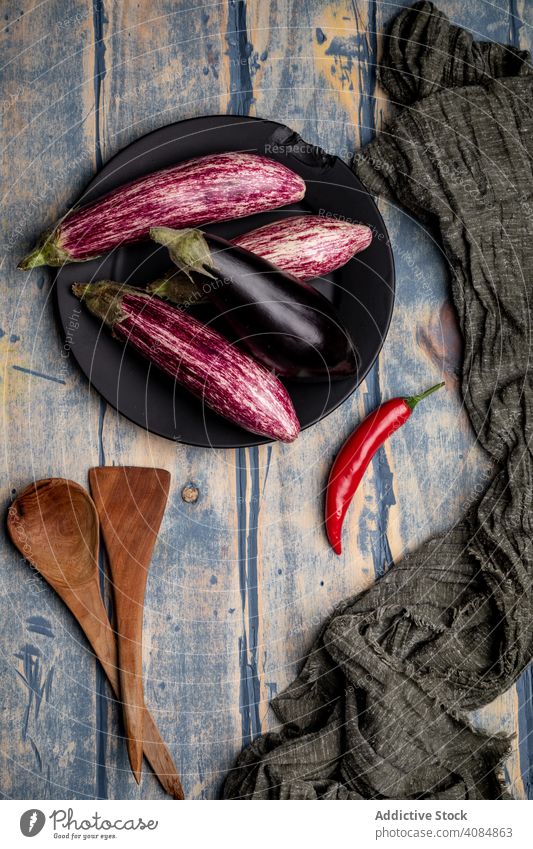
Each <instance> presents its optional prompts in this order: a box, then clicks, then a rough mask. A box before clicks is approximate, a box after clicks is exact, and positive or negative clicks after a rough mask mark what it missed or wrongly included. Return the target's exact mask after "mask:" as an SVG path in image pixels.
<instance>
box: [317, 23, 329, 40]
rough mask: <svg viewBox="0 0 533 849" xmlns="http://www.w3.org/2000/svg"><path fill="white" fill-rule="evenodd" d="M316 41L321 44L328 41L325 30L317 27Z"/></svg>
mask: <svg viewBox="0 0 533 849" xmlns="http://www.w3.org/2000/svg"><path fill="white" fill-rule="evenodd" d="M315 35H316V40H317V42H318V43H319V44H324V42H325V41H327V38H328V37H327V35H325V34H324V32H323V30H321V29H320V27H317V28H316V30H315Z"/></svg>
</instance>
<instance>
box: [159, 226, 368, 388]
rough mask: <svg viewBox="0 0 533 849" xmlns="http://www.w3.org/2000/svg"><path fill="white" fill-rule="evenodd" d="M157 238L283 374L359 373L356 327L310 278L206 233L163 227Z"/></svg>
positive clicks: (246, 342) (254, 350)
mask: <svg viewBox="0 0 533 849" xmlns="http://www.w3.org/2000/svg"><path fill="white" fill-rule="evenodd" d="M150 235H151V237H152V239H154V240H155V241H156V242H158V243H159V244H161V245H165V247H167V248H168V251H169V253H170V256H171V259H172V261H173V262H174V263H175V264H176V265H177V266H178V268H180V269H181V270H182V271H183V272H185V273H186V274H187V275H189V277H190V278H191V279H192V280H193V282H194V283H195V284H196V286H197V288H198V290H199V291H200V292H202V293H203V294H205V295H206V296H207V298H208V299H209V300H210V301H211V302H212V303H214V304H215V306H216V307H217V308H218V310H219V311H220V313H221V314H222V315H223V318H224V321H225V322H226V323H227V325H228V327H230V328H231V330H232V331H233V333H235V334H236V335H237V337H238V340H239V342H240V343H241V344H242V345H243V346H245V347H246V348H247V349H248V350H249V351H250V353H251V354H253V356H254V357H255V358H256V359H257V360H259V361H260V362H262V363H263V364H264V365H266V366H267V367H268V368H271V369H273V370H274V371H275V372H276V373H277V374H278V375H280V376H283V377H290V378H308V379H326V378H330V379H334V378H340V377H346V376H347V375H350V374H353V373H354V372H355V371H356V370H357V356H356V352H355V348H354V344H353V342H352V340H351V338H350V335H349V333H348V331H347V330H346V329H345V327H344V326H343V324H342V322H341V321H340V319H339V317H338V315H337V313H336V311H335V309H334V307H333V305H332V304H331V303H330V302H329V301H328V300H327V299H326V298H325V297H324V296H323V295H321V294H320V293H319V292H317V290H316V289H313V287H312V286H310V285H309V284H308V283H304V282H303V281H301V280H298V279H297V278H296V277H293V276H292V275H290V274H287V273H285V272H283V271H281V269H279V268H277V267H276V266H275V265H272V263H270V262H268V261H267V260H266V259H264V258H262V257H260V256H257V255H256V254H253V253H251V252H250V251H247V250H245V249H244V248H241V247H238V246H236V245H233V244H231V243H230V242H227V241H226V240H225V239H221V238H220V237H218V236H213V235H211V234H210V233H205V232H203V231H201V230H197V229H186V230H171V229H169V228H166V227H157V228H155V229H152V230H151V231H150Z"/></svg>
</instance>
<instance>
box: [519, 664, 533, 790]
mask: <svg viewBox="0 0 533 849" xmlns="http://www.w3.org/2000/svg"><path fill="white" fill-rule="evenodd" d="M516 691H517V694H518V730H519V739H518V752H519V755H520V769H521V773H522V781H523V782H524V791H525V795H526V798H527V799H533V667H532V666H531V664H530V665H529V666H528V668H527V669H526V671H525V672H524V673H523V674H522V675H521V677H520V678H519V679H518V682H517V685H516Z"/></svg>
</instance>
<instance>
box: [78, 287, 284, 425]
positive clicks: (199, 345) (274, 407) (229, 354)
mask: <svg viewBox="0 0 533 849" xmlns="http://www.w3.org/2000/svg"><path fill="white" fill-rule="evenodd" d="M72 289H73V292H74V294H75V295H76V296H77V297H78V298H80V299H82V300H83V302H84V303H85V304H86V305H87V307H88V308H89V309H90V311H91V312H92V313H93V314H94V315H96V316H97V317H98V318H100V319H102V321H104V322H105V323H106V324H107V325H108V327H110V328H111V329H112V330H113V334H114V335H115V336H116V337H117V338H118V339H121V340H122V341H123V342H127V343H128V345H131V346H132V347H133V348H134V349H135V350H136V351H138V352H139V353H140V354H142V355H143V356H144V357H146V358H147V359H148V360H150V362H152V363H153V364H154V365H156V366H157V367H158V368H160V369H161V370H162V371H164V372H166V374H168V375H170V377H172V378H173V379H174V380H176V381H177V382H178V383H180V384H182V385H183V386H185V387H186V388H187V389H188V390H189V391H190V392H192V394H193V395H195V396H196V397H197V398H200V399H201V400H202V401H204V402H205V404H206V405H207V406H208V407H211V409H213V410H215V412H217V413H219V414H220V415H221V416H224V417H225V418H227V419H229V420H230V421H232V422H235V424H238V425H240V426H241V427H243V428H245V429H246V430H249V431H251V432H252V433H257V434H260V435H261V436H267V437H269V438H270V439H279V440H281V441H282V442H292V441H293V440H295V439H296V437H297V436H298V433H299V431H300V425H299V422H298V419H297V417H296V413H295V410H294V407H293V405H292V401H291V399H290V396H289V394H288V392H287V390H286V389H285V387H284V386H283V384H282V383H281V382H280V381H279V380H278V379H277V378H276V377H275V376H274V375H273V374H271V373H270V372H269V371H268V370H267V369H266V368H264V367H263V366H262V365H260V364H259V363H257V362H256V361H255V360H253V359H252V358H251V357H249V356H248V355H247V354H244V353H243V352H242V351H240V350H239V349H238V348H236V347H235V346H233V345H231V344H230V343H229V342H228V341H227V340H226V339H224V337H223V336H221V335H220V334H219V333H217V332H216V331H214V330H212V329H211V328H209V327H206V326H205V325H204V324H202V323H201V322H199V321H197V319H195V318H193V317H192V316H190V315H188V314H187V313H185V312H183V311H182V310H178V309H175V308H174V307H171V306H169V305H168V304H166V303H165V302H164V301H161V300H159V299H158V298H153V297H152V296H151V295H148V294H146V292H143V291H140V290H138V289H134V288H133V287H131V286H125V285H123V284H121V283H112V282H111V281H108V280H103V281H101V282H99V283H77V284H75V285H74V286H73V287H72Z"/></svg>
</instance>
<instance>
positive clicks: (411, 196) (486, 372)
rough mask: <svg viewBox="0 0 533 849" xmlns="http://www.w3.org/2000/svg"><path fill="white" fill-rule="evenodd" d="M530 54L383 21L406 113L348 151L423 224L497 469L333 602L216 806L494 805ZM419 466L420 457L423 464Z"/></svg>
mask: <svg viewBox="0 0 533 849" xmlns="http://www.w3.org/2000/svg"><path fill="white" fill-rule="evenodd" d="M528 61H529V56H528V55H527V54H525V53H518V52H517V51H515V50H513V49H512V48H508V47H504V46H502V45H497V44H480V43H475V42H473V41H472V38H471V36H470V35H469V34H468V33H466V32H465V31H463V30H461V29H458V28H457V27H454V26H452V25H451V24H450V23H449V21H448V20H447V18H446V17H445V16H444V15H443V14H441V13H440V12H439V11H438V10H437V9H436V8H435V7H434V6H433V5H432V4H431V3H419V4H417V5H416V6H415V7H413V8H412V9H409V10H406V11H404V12H402V13H401V14H400V15H399V16H398V17H397V18H396V20H395V22H394V24H393V27H392V30H391V33H390V35H389V38H388V39H387V41H386V43H385V59H384V62H383V65H382V68H381V80H382V83H383V85H384V86H385V87H386V89H387V90H388V92H389V94H390V96H391V98H392V100H393V101H395V102H396V103H397V104H399V105H407V104H409V105H408V106H407V108H404V109H403V111H402V112H401V114H400V116H399V118H398V119H397V120H396V121H395V123H394V124H393V125H392V126H391V127H389V128H388V131H387V132H383V133H381V134H380V136H379V137H378V139H377V140H376V141H375V142H373V143H372V144H371V145H369V146H368V147H367V148H366V149H365V151H364V153H363V156H360V157H358V160H359V162H358V173H359V175H360V177H361V179H362V180H363V182H364V183H365V184H366V185H367V187H368V188H369V189H370V190H371V191H373V192H375V193H378V194H382V195H387V196H388V197H390V198H393V199H395V200H396V201H398V202H400V203H401V204H403V205H404V206H405V207H407V208H408V209H409V210H410V211H412V212H413V213H415V214H416V215H417V216H418V217H419V218H421V219H423V220H424V221H425V222H427V224H428V225H430V226H431V227H433V228H435V229H436V231H437V232H438V234H439V236H440V239H441V241H442V244H443V247H444V250H445V252H446V256H447V258H448V261H449V264H450V268H451V288H452V295H453V300H454V303H455V306H456V309H457V313H458V316H459V321H460V324H461V329H462V333H463V336H464V344H465V352H464V363H463V373H462V392H463V396H464V403H465V407H466V409H467V411H468V415H469V417H470V420H471V423H472V427H473V429H474V431H475V435H476V438H477V439H478V440H479V443H480V445H481V446H482V447H483V449H484V450H485V451H486V452H487V455H488V458H491V459H492V461H493V462H494V464H495V476H494V478H493V479H492V481H491V482H490V484H489V486H488V488H487V490H486V492H485V493H484V495H483V496H482V498H481V499H480V501H479V503H477V504H476V505H475V507H474V508H472V510H471V511H470V513H469V515H468V516H466V517H465V518H464V519H463V520H462V521H461V522H459V523H458V524H457V525H456V526H455V527H453V528H451V529H450V530H449V531H448V532H447V533H445V534H443V535H442V536H440V537H437V538H435V539H432V540H430V541H429V542H427V543H426V544H425V545H423V546H422V547H421V548H420V549H418V551H417V552H415V554H414V555H412V556H411V557H410V558H409V559H407V560H404V561H403V562H401V563H399V564H398V565H396V566H395V567H394V568H393V569H391V571H390V572H388V573H387V574H386V575H385V576H384V577H383V578H382V579H381V580H380V581H378V582H377V583H376V584H375V585H374V586H373V587H372V588H371V589H369V590H368V591H367V592H364V593H362V594H360V595H358V596H356V597H355V598H352V599H350V600H348V601H346V602H344V603H343V604H342V605H341V606H340V608H339V609H338V610H337V611H336V612H335V613H334V614H333V616H332V617H331V618H330V619H329V621H328V622H327V623H326V624H325V625H324V627H323V629H322V632H321V634H320V637H319V638H318V641H317V642H316V643H315V645H314V646H313V647H312V649H311V651H310V654H309V657H308V659H307V661H306V662H305V665H304V667H303V669H302V671H301V673H300V675H299V677H298V679H297V680H296V681H295V682H294V683H293V684H292V685H291V686H290V687H289V688H288V689H287V690H286V691H285V692H284V693H283V694H282V695H280V696H279V697H278V698H277V699H276V700H275V701H274V702H273V703H272V707H273V708H274V711H275V713H276V715H277V716H278V718H279V719H280V721H281V723H282V724H283V728H282V731H281V732H280V733H271V734H266V735H265V736H263V737H260V738H258V739H256V740H255V741H254V742H253V743H252V745H251V746H250V747H249V748H247V749H246V750H244V751H243V752H242V754H241V755H240V757H239V759H238V761H237V764H236V766H235V767H234V768H233V769H232V770H231V772H230V773H229V775H228V777H227V779H226V783H225V786H224V791H223V792H224V796H225V798H257V799H265V798H266V799H288V798H289V799H290V798H293V799H303V798H307V799H314V798H317V797H318V798H330V799H331V798H332V799H361V798H364V799H375V798H382V799H387V798H390V799H420V798H433V799H496V798H501V797H502V796H503V795H504V788H503V785H502V778H501V764H502V759H503V758H504V757H505V755H506V753H507V751H508V740H507V739H506V738H504V737H503V736H487V735H485V734H483V733H480V732H479V731H477V730H475V729H474V728H473V727H472V725H471V723H470V722H469V720H468V716H467V712H468V711H470V710H472V709H475V708H479V707H481V706H482V705H485V704H487V703H488V702H490V701H492V700H493V699H494V698H495V697H496V696H498V695H499V694H500V693H503V692H504V691H505V690H507V689H508V688H509V687H510V686H511V685H512V684H513V682H514V681H516V679H517V677H518V676H519V675H520V673H521V672H522V670H523V669H524V667H525V666H526V664H527V663H528V662H529V661H530V659H531V658H532V656H533V564H532V560H533V558H532V548H531V545H532V544H531V538H532V514H531V506H532V494H533V492H532V488H533V463H532V454H531V446H530V441H531V435H532V422H533V406H532V397H533V395H532V391H531V390H532V378H531V367H530V365H529V359H530V357H531V355H532V354H533V346H532V344H531V334H532V312H531V304H532V303H533V298H532V296H533V286H532V279H533V214H532V213H533V174H532V153H533V110H532V106H533V79H532V77H531V76H529V74H530V72H531V69H530V67H529V65H528V64H527V63H528ZM429 461H431V458H429Z"/></svg>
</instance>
